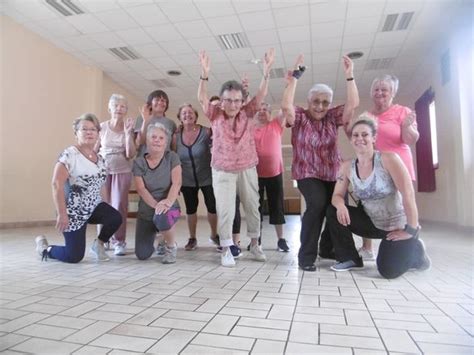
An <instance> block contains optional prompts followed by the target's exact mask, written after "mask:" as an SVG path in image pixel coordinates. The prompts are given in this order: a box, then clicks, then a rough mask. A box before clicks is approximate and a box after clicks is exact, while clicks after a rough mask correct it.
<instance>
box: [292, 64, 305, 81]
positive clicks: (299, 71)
mask: <svg viewBox="0 0 474 355" xmlns="http://www.w3.org/2000/svg"><path fill="white" fill-rule="evenodd" d="M305 70H306V67H305V66H304V65H298V69H295V70H293V74H291V75H292V76H293V78H295V79H299V78H301V76H302V75H303V73H304V71H305Z"/></svg>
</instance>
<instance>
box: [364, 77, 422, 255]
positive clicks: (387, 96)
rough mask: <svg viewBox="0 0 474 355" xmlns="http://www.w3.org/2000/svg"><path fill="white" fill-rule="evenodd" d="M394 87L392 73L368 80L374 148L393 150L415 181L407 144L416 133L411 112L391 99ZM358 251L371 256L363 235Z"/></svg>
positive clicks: (414, 116)
mask: <svg viewBox="0 0 474 355" xmlns="http://www.w3.org/2000/svg"><path fill="white" fill-rule="evenodd" d="M397 91H398V78H397V77H395V76H393V75H387V74H385V75H382V76H380V77H377V78H375V79H374V80H373V81H372V86H371V89H370V96H371V97H372V101H373V106H372V109H371V110H370V113H372V114H373V115H374V116H375V118H376V120H377V123H378V134H377V141H376V142H375V148H376V149H377V150H379V151H382V152H393V153H397V154H398V155H399V156H400V158H401V159H402V161H403V163H404V164H405V166H406V167H407V169H408V172H409V173H410V176H411V179H412V181H415V180H416V176H415V168H414V165H413V156H412V154H411V150H410V145H412V144H415V143H416V141H417V140H418V138H419V137H420V134H419V133H418V129H417V125H416V114H415V112H414V111H412V110H411V109H410V108H408V107H406V106H402V105H397V104H394V103H393V99H394V97H395V95H396V94H397ZM359 254H360V255H361V256H362V257H363V258H364V257H365V259H368V260H370V259H374V257H375V256H374V254H373V252H372V241H371V239H366V238H364V239H363V242H362V247H361V248H360V249H359Z"/></svg>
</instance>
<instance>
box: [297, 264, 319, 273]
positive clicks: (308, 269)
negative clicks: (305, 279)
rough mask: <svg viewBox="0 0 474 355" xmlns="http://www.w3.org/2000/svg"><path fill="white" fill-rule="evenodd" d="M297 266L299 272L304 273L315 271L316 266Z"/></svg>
mask: <svg viewBox="0 0 474 355" xmlns="http://www.w3.org/2000/svg"><path fill="white" fill-rule="evenodd" d="M298 266H299V267H300V269H301V270H304V271H309V272H314V271H316V265H314V264H311V265H303V264H299V265H298Z"/></svg>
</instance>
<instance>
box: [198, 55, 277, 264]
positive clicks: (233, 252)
mask: <svg viewBox="0 0 474 355" xmlns="http://www.w3.org/2000/svg"><path fill="white" fill-rule="evenodd" d="M199 59H200V63H201V78H200V81H199V88H198V100H199V103H200V104H201V107H202V109H203V111H204V113H205V115H206V116H207V117H209V120H210V121H211V128H212V133H213V142H212V160H211V167H212V187H213V188H214V195H215V197H216V210H217V217H218V232H219V236H220V245H221V246H222V248H223V250H222V255H221V264H222V266H226V267H233V266H235V260H234V257H238V256H239V250H238V248H237V247H236V246H235V245H234V243H233V241H232V221H233V219H234V214H235V196H236V194H237V193H238V194H239V197H240V200H241V202H242V205H243V206H244V210H245V216H246V221H247V233H248V236H249V237H250V238H251V247H250V253H251V254H252V256H253V257H254V259H255V260H258V261H265V260H266V256H265V254H264V253H263V251H262V248H261V246H259V245H258V235H259V232H260V214H259V212H258V199H259V195H258V176H257V170H256V165H257V163H258V158H257V152H256V149H255V140H254V125H255V122H254V119H253V117H254V116H255V114H256V113H257V111H258V109H259V107H260V103H261V102H262V101H263V99H264V98H265V96H266V95H267V92H268V80H269V75H270V69H271V67H272V65H273V62H274V59H275V51H274V50H273V48H272V49H270V50H269V51H268V52H267V53H265V59H264V61H263V78H262V81H261V83H260V86H259V89H258V90H257V93H256V95H255V97H253V98H252V99H251V100H250V101H249V102H248V103H246V104H244V97H243V95H244V92H243V91H244V90H243V87H242V85H241V84H240V83H239V82H237V81H234V80H231V81H228V82H226V83H224V84H223V85H222V87H221V91H220V98H221V101H220V105H211V104H210V103H209V98H208V94H207V81H208V80H209V73H210V67H211V66H210V58H209V56H208V55H207V53H206V52H205V51H201V52H200V54H199Z"/></svg>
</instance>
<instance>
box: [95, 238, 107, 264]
mask: <svg viewBox="0 0 474 355" xmlns="http://www.w3.org/2000/svg"><path fill="white" fill-rule="evenodd" d="M91 254H93V255H94V256H95V258H96V259H97V261H109V260H110V258H109V256H108V255H107V253H106V252H105V247H104V244H102V243H99V242H98V241H97V239H94V243H92V246H91Z"/></svg>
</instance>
